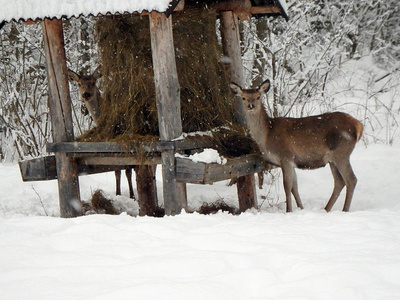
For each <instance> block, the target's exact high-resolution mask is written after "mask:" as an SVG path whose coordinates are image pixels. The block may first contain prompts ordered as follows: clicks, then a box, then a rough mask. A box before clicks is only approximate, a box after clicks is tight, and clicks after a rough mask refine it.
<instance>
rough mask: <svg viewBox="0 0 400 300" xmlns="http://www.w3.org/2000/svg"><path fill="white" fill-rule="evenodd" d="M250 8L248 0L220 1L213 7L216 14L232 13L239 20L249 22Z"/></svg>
mask: <svg viewBox="0 0 400 300" xmlns="http://www.w3.org/2000/svg"><path fill="white" fill-rule="evenodd" d="M251 7H252V5H251V1H250V0H233V1H231V0H229V1H220V2H217V4H216V5H215V8H216V10H217V12H222V11H232V12H233V13H234V14H235V15H237V16H238V17H239V18H240V19H241V20H250V18H251V13H250V10H251Z"/></svg>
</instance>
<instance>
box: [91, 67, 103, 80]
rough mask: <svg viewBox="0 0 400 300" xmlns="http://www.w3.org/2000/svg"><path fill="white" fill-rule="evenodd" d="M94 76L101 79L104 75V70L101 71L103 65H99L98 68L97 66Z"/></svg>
mask: <svg viewBox="0 0 400 300" xmlns="http://www.w3.org/2000/svg"><path fill="white" fill-rule="evenodd" d="M92 76H93V78H94V79H96V80H97V79H99V78H100V77H101V76H103V74H102V72H101V66H98V67H97V68H96V70H94V72H93V75H92Z"/></svg>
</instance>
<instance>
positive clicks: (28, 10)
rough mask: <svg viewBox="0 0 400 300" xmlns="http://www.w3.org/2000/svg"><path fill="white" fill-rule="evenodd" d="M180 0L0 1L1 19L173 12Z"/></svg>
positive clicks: (7, 20)
mask: <svg viewBox="0 0 400 300" xmlns="http://www.w3.org/2000/svg"><path fill="white" fill-rule="evenodd" d="M178 2H179V0H172V1H171V0H118V1H115V0H50V1H49V0H12V1H9V0H0V5H1V9H0V22H1V21H6V22H9V21H11V20H17V21H18V20H29V19H31V20H35V19H44V18H54V17H55V18H61V17H67V18H70V17H78V16H80V15H98V14H101V15H105V14H109V13H110V14H116V13H121V14H122V13H126V12H127V13H133V12H139V13H141V12H143V11H148V12H150V11H158V12H171V11H172V10H173V9H174V8H175V6H176V5H177V4H178Z"/></svg>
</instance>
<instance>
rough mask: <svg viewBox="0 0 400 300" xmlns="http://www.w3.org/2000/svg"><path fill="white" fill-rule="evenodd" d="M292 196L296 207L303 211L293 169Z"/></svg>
mask: <svg viewBox="0 0 400 300" xmlns="http://www.w3.org/2000/svg"><path fill="white" fill-rule="evenodd" d="M292 194H293V196H294V199H295V200H296V204H297V207H299V208H300V209H303V208H304V207H303V203H302V202H301V199H300V194H299V189H298V186H297V175H296V171H295V170H294V169H293V185H292Z"/></svg>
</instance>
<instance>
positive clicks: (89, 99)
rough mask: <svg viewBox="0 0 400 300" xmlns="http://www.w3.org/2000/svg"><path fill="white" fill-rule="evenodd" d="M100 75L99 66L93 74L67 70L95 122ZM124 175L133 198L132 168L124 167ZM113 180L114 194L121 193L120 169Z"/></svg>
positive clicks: (97, 111) (98, 113) (99, 97)
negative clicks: (97, 84)
mask: <svg viewBox="0 0 400 300" xmlns="http://www.w3.org/2000/svg"><path fill="white" fill-rule="evenodd" d="M101 76H102V74H101V68H100V67H98V68H97V69H96V70H95V71H94V72H93V74H91V75H83V73H82V72H80V74H77V73H75V72H74V71H72V70H68V78H69V80H70V81H75V82H76V83H78V87H79V94H80V96H81V98H82V101H83V102H84V103H85V106H86V108H87V110H88V111H89V114H90V116H91V117H92V119H93V121H94V122H95V123H97V120H98V119H99V117H100V112H101V94H100V91H99V89H98V88H97V86H96V81H97V79H99V78H100V77H101ZM125 175H126V178H127V179H128V185H129V197H130V198H135V196H134V193H133V187H132V168H127V169H125ZM115 181H116V191H115V193H116V195H121V171H120V170H118V171H115Z"/></svg>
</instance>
